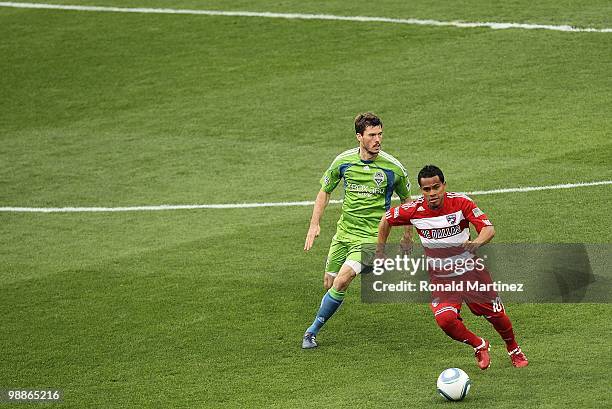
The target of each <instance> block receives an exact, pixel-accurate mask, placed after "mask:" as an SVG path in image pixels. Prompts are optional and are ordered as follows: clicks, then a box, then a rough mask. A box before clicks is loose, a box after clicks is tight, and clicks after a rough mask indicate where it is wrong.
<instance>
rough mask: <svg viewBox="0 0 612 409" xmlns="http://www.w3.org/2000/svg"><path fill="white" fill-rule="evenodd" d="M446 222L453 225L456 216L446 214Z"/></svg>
mask: <svg viewBox="0 0 612 409" xmlns="http://www.w3.org/2000/svg"><path fill="white" fill-rule="evenodd" d="M446 220H447V221H448V222H449V223H450V224H455V222H456V221H457V215H456V214H448V215H446Z"/></svg>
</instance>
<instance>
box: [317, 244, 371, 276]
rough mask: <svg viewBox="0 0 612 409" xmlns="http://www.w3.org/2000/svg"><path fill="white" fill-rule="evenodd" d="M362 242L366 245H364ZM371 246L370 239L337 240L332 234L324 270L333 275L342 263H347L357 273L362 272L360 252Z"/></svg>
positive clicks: (367, 249)
mask: <svg viewBox="0 0 612 409" xmlns="http://www.w3.org/2000/svg"><path fill="white" fill-rule="evenodd" d="M364 244H367V245H366V246H364ZM373 248H374V244H373V241H371V240H360V241H348V240H338V239H337V238H336V236H334V238H333V239H332V242H331V244H330V246H329V253H328V254H327V261H326V262H325V272H326V273H328V274H330V275H332V276H335V275H336V274H338V272H339V271H340V267H342V265H343V264H347V265H348V266H350V267H351V268H352V269H353V270H355V272H356V273H357V274H359V273H362V272H364V270H365V268H364V265H363V264H362V256H363V254H362V253H365V252H368V251H369V250H370V249H373ZM366 258H369V257H366ZM367 264H370V263H367ZM366 267H367V266H366Z"/></svg>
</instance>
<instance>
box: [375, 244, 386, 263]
mask: <svg viewBox="0 0 612 409" xmlns="http://www.w3.org/2000/svg"><path fill="white" fill-rule="evenodd" d="M386 258H387V256H386V254H385V245H384V244H377V245H376V253H374V260H384V259H386Z"/></svg>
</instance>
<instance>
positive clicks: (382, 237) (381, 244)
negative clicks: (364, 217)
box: [376, 215, 391, 258]
mask: <svg viewBox="0 0 612 409" xmlns="http://www.w3.org/2000/svg"><path fill="white" fill-rule="evenodd" d="M389 233H391V225H390V224H389V222H388V221H387V217H386V215H383V217H382V218H381V219H380V223H378V238H377V240H376V258H384V257H385V244H387V239H388V238H389Z"/></svg>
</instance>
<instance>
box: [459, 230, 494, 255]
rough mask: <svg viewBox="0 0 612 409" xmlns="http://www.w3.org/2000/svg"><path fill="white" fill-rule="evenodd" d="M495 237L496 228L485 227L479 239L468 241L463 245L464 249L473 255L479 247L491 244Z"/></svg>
mask: <svg viewBox="0 0 612 409" xmlns="http://www.w3.org/2000/svg"><path fill="white" fill-rule="evenodd" d="M494 236H495V227H493V226H485V227H483V228H482V229H480V232H479V233H478V237H476V238H475V239H474V240H468V241H466V242H465V243H463V247H464V248H465V249H466V250H468V251H469V252H471V253H474V252H475V251H476V250H478V248H479V247H481V246H484V245H485V244H487V243H488V242H490V241H491V240H492V239H493V237H494Z"/></svg>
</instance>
